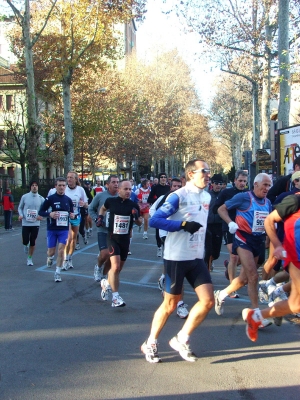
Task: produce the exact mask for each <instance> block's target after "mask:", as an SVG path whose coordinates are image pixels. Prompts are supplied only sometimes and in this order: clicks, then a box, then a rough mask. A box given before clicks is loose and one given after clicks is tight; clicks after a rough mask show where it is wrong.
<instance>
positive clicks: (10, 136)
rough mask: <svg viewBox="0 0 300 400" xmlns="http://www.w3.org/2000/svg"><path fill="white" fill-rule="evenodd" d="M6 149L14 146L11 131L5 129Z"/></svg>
mask: <svg viewBox="0 0 300 400" xmlns="http://www.w3.org/2000/svg"><path fill="white" fill-rule="evenodd" d="M6 147H7V148H8V149H14V148H15V147H16V146H15V139H14V136H13V131H7V146H6Z"/></svg>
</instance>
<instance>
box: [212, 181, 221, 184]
mask: <svg viewBox="0 0 300 400" xmlns="http://www.w3.org/2000/svg"><path fill="white" fill-rule="evenodd" d="M213 183H214V184H215V185H223V182H216V181H213Z"/></svg>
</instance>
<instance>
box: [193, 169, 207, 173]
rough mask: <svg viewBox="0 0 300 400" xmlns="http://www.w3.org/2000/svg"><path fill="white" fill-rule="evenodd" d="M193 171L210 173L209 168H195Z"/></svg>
mask: <svg viewBox="0 0 300 400" xmlns="http://www.w3.org/2000/svg"><path fill="white" fill-rule="evenodd" d="M192 172H194V174H196V173H197V172H202V174H210V169H208V168H201V169H196V170H195V171H192Z"/></svg>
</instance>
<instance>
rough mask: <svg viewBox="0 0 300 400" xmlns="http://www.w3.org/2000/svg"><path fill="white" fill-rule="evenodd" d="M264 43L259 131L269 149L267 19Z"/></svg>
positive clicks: (269, 39)
mask: <svg viewBox="0 0 300 400" xmlns="http://www.w3.org/2000/svg"><path fill="white" fill-rule="evenodd" d="M265 31H266V41H265V59H264V66H263V84H262V96H261V129H262V144H263V147H266V148H267V147H270V90H271V82H270V71H271V49H270V45H269V44H270V43H271V40H272V29H271V27H270V24H269V18H268V19H267V21H266V24H265Z"/></svg>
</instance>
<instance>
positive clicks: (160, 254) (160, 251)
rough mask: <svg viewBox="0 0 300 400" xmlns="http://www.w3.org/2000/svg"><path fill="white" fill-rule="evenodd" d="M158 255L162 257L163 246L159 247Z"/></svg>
mask: <svg viewBox="0 0 300 400" xmlns="http://www.w3.org/2000/svg"><path fill="white" fill-rule="evenodd" d="M156 255H157V257H162V248H161V247H159V248H158V249H157V253H156Z"/></svg>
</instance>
